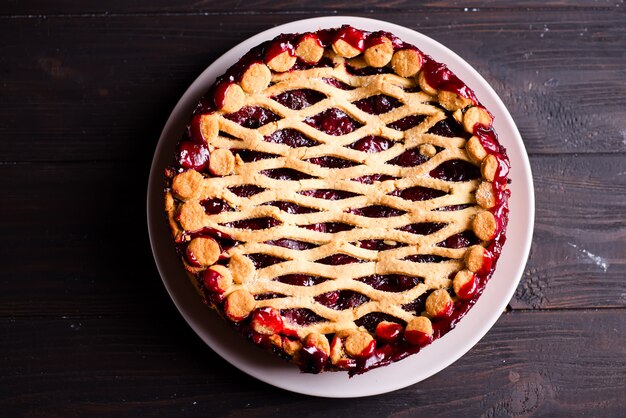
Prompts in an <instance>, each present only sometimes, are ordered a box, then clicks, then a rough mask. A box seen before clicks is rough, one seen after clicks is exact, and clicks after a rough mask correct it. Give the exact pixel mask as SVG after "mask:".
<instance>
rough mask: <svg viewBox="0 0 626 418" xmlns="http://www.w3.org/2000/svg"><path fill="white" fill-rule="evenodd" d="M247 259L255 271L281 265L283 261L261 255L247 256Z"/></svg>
mask: <svg viewBox="0 0 626 418" xmlns="http://www.w3.org/2000/svg"><path fill="white" fill-rule="evenodd" d="M248 258H249V259H250V260H251V261H252V264H254V268H256V269H262V268H265V267H269V266H273V265H274V264H278V263H282V262H283V261H285V260H284V259H282V258H279V257H274V256H273V255H269V254H263V253H254V254H248Z"/></svg>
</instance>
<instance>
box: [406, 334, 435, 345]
mask: <svg viewBox="0 0 626 418" xmlns="http://www.w3.org/2000/svg"><path fill="white" fill-rule="evenodd" d="M404 339H405V340H407V342H408V343H409V344H413V345H418V346H425V345H426V344H430V343H431V342H432V340H433V337H432V336H431V335H428V334H426V333H425V332H421V331H405V332H404Z"/></svg>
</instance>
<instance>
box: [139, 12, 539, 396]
mask: <svg viewBox="0 0 626 418" xmlns="http://www.w3.org/2000/svg"><path fill="white" fill-rule="evenodd" d="M343 24H349V25H352V26H355V27H358V28H361V29H365V30H386V31H389V32H392V33H394V34H395V35H396V36H398V37H400V38H401V39H403V40H405V41H407V42H410V43H413V44H416V45H417V46H418V47H419V48H420V49H422V50H424V52H426V53H428V54H429V55H432V56H433V57H434V58H435V59H436V60H437V61H442V62H445V63H446V65H448V66H449V67H450V68H451V69H452V70H453V72H454V73H455V74H457V75H458V74H459V72H464V73H465V72H467V73H469V75H470V76H471V77H470V78H473V79H475V80H473V82H472V83H469V82H468V85H471V87H472V89H473V90H474V91H475V92H476V93H477V95H478V96H479V98H480V101H481V103H483V104H485V103H489V104H485V107H486V108H488V109H489V110H490V111H491V112H492V113H494V114H496V115H497V118H496V120H495V122H494V125H495V127H496V131H497V132H499V138H500V140H501V142H502V138H501V136H500V132H501V131H503V129H502V126H504V127H506V129H505V130H509V131H510V134H511V136H512V138H511V139H510V141H511V144H507V145H506V148H507V151H508V152H509V156H510V157H513V156H515V157H516V159H517V157H519V161H518V162H521V165H515V166H513V167H512V170H511V174H513V173H514V172H515V173H516V175H517V176H519V177H513V176H511V178H513V179H514V182H513V185H512V187H514V186H516V183H517V182H521V183H525V184H526V187H525V188H523V189H522V190H523V191H524V192H525V193H524V195H523V196H521V195H520V196H515V194H514V195H513V196H512V199H513V198H515V200H516V201H518V200H520V198H522V197H523V198H525V199H524V202H523V203H525V206H524V207H521V206H520V208H519V210H520V212H522V213H524V214H525V215H526V219H527V221H528V222H527V224H526V230H525V231H522V232H523V233H524V235H523V237H521V238H522V241H521V242H519V245H518V247H519V246H520V245H521V247H520V248H519V250H520V251H518V254H519V256H518V257H517V258H518V262H517V265H516V266H515V267H516V268H515V270H514V272H513V274H511V272H509V274H508V275H509V276H510V277H512V279H509V281H508V286H506V289H505V293H504V294H502V295H499V296H498V298H497V299H496V300H497V301H498V303H497V305H496V306H491V309H490V310H489V312H487V313H488V315H487V318H486V319H484V320H483V321H482V322H480V323H479V325H480V326H479V327H478V329H474V332H472V333H470V335H469V339H468V340H465V341H464V342H463V343H461V344H460V345H458V346H456V347H452V348H451V347H447V346H450V345H451V344H453V339H454V340H458V339H459V338H448V339H447V340H446V338H447V337H453V336H454V335H455V334H456V335H459V336H460V334H461V331H460V330H466V328H468V327H469V326H470V322H471V321H469V320H470V319H471V318H473V317H475V316H477V314H474V315H473V313H474V312H478V311H477V309H478V308H479V306H484V305H485V303H486V299H485V296H486V295H487V294H488V293H493V292H489V289H493V288H495V285H491V286H489V285H488V286H487V287H486V288H485V291H484V293H483V295H481V297H480V298H479V299H478V301H477V302H476V304H475V306H474V307H473V308H472V309H471V310H470V311H469V312H468V314H467V315H466V316H465V318H464V319H463V321H460V322H459V324H458V325H457V326H456V328H455V329H454V330H453V331H451V332H450V333H449V334H447V335H446V336H444V337H442V338H441V339H439V340H436V341H435V342H434V343H433V344H431V345H430V346H428V347H426V348H425V349H424V350H423V351H422V352H420V354H419V355H417V356H409V357H407V358H406V359H404V360H401V361H399V362H396V363H393V364H391V365H389V366H385V367H382V368H379V369H374V370H371V371H369V372H367V373H365V374H363V375H359V376H355V377H353V378H351V379H348V378H347V373H345V372H328V373H322V374H319V375H307V374H300V373H299V371H298V370H297V367H295V366H294V365H292V364H288V363H285V362H283V361H281V360H278V359H274V358H271V359H270V358H269V355H268V353H264V352H262V350H259V349H258V348H257V347H254V346H253V345H252V344H246V345H247V346H250V347H245V345H243V344H242V347H237V345H236V344H235V345H233V341H230V339H231V338H235V340H234V341H235V342H239V341H240V340H241V336H240V335H237V334H235V333H234V332H232V330H230V329H226V330H225V328H227V326H226V324H224V323H223V321H221V319H220V318H217V317H218V315H207V312H208V310H207V307H206V306H204V305H202V304H201V302H200V298H198V297H197V294H196V293H195V290H194V289H193V288H192V285H191V284H190V283H189V281H188V280H187V279H186V278H185V284H184V285H181V286H178V283H177V282H176V280H179V279H174V280H175V281H172V276H173V274H176V273H174V272H173V266H172V265H168V264H167V263H168V262H166V261H165V259H166V258H168V256H169V260H170V261H171V254H166V253H167V249H164V248H163V245H164V244H163V242H162V239H163V238H164V237H163V236H161V235H159V234H157V233H156V232H155V229H162V228H161V227H160V226H159V223H161V224H165V223H166V220H165V215H164V212H163V200H162V192H163V189H164V179H163V177H164V176H163V172H162V171H161V170H160V168H162V165H163V164H162V160H163V159H164V152H165V151H166V148H167V145H172V144H169V143H168V141H169V142H172V140H171V139H170V138H169V135H170V134H171V132H172V131H175V130H176V129H182V127H180V126H178V127H176V125H180V118H181V117H182V116H181V114H183V112H185V110H186V109H187V108H189V107H190V105H193V106H195V103H197V100H198V99H199V97H198V96H199V91H206V88H208V86H210V85H211V84H212V82H213V80H214V79H215V77H216V76H219V75H221V74H222V73H223V72H224V71H225V70H226V69H227V68H228V67H229V66H230V65H232V64H234V63H235V62H236V61H237V60H238V57H239V56H241V55H243V54H244V53H246V52H247V51H248V50H249V49H251V48H252V47H254V46H256V45H258V44H259V43H261V42H262V41H264V40H267V39H272V38H274V37H275V36H276V35H278V34H280V33H290V32H305V31H311V30H315V29H316V28H332V27H337V26H341V25H343ZM371 28H377V29H371ZM407 37H408V38H410V39H407ZM434 51H436V52H434ZM442 55H443V56H445V59H441V58H439V57H440V56H442ZM231 57H234V61H232V60H231ZM459 68H460V69H461V71H459ZM211 74H215V75H213V76H211ZM211 78H212V79H211ZM459 78H461V79H462V80H464V81H467V78H468V76H467V75H465V76H464V77H459ZM474 82H475V83H476V84H475V83H474ZM206 83H208V84H206ZM477 90H479V91H481V93H482V94H480V95H479V94H478V91H477ZM189 110H190V109H189ZM496 110H497V112H496ZM184 114H185V119H187V118H188V115H189V112H186V113H184ZM177 118H178V119H179V120H178V121H177V120H176V119H177ZM498 125H502V126H501V127H498ZM179 132H180V131H179ZM511 145H515V146H513V147H512V146H511ZM511 149H515V151H516V153H515V154H513V153H511ZM169 152H170V154H171V149H170V150H169ZM157 192H158V193H157ZM517 193H519V191H517V192H516V194H517ZM534 199H535V196H534V186H533V179H532V172H531V167H530V161H529V159H528V154H527V152H526V149H525V146H524V143H523V140H522V138H521V135H520V133H519V130H518V129H517V126H516V125H515V122H514V121H513V118H512V116H511V115H510V113H509V111H508V109H507V108H506V106H505V105H504V103H503V102H502V100H501V99H500V97H499V96H498V94H497V93H496V92H495V90H493V88H492V87H491V85H490V84H489V83H488V82H487V81H486V80H485V79H484V78H483V77H482V76H481V75H480V73H478V71H476V70H475V69H474V68H473V67H472V66H471V65H470V64H469V63H467V62H466V61H465V60H463V59H462V58H461V57H460V56H459V55H457V54H456V53H455V52H453V51H452V50H450V49H449V48H448V47H446V46H445V45H443V44H441V43H439V42H438V41H436V40H434V39H432V38H430V37H428V36H427V35H424V34H422V33H420V32H417V31H415V30H413V29H410V28H407V27H405V26H401V25H398V24H395V23H391V22H387V21H384V20H379V19H371V18H363V17H356V16H321V17H314V18H309V19H301V20H296V21H291V22H288V23H285V24H282V25H278V26H275V27H272V28H270V29H267V30H265V31H262V32H259V33H258V34H256V35H253V36H251V37H249V38H247V39H245V40H243V41H242V42H240V43H239V44H237V45H235V46H234V47H232V48H231V49H229V50H228V51H226V52H225V53H224V54H222V55H221V56H220V57H219V58H218V59H216V60H215V61H213V63H211V64H210V65H209V66H208V67H207V68H205V69H204V70H203V71H202V72H201V73H200V75H199V76H198V77H197V78H196V79H195V80H194V81H193V82H192V83H191V85H189V87H188V88H187V89H186V91H185V92H184V94H183V95H182V96H181V98H180V99H179V101H178V102H177V104H176V105H175V107H174V109H173V110H172V112H171V114H170V116H169V117H168V119H167V122H166V123H165V126H164V128H163V130H162V132H161V135H160V137H159V141H158V143H157V145H156V148H155V152H154V155H153V159H152V163H151V167H150V175H149V179H148V190H147V223H148V235H149V240H150V246H151V250H152V254H153V258H154V261H155V264H156V267H157V270H158V271H159V275H160V276H161V280H162V282H163V284H164V286H165V288H166V290H167V292H168V294H169V296H170V298H171V299H172V301H173V302H174V304H175V306H176V308H177V309H178V311H179V313H180V314H181V316H183V318H184V319H185V321H186V322H187V324H188V325H189V326H190V327H191V328H192V329H193V330H194V332H195V333H196V334H197V335H198V336H199V337H200V338H201V339H202V340H203V342H204V343H205V344H206V345H208V346H209V347H210V348H211V349H212V350H213V351H214V352H216V353H217V354H218V355H219V356H220V357H222V358H223V359H224V360H226V361H227V362H228V363H230V364H231V365H233V366H234V367H236V368H238V369H239V370H241V371H243V372H244V373H246V374H248V375H250V376H252V377H255V378H256V379H258V380H261V381H263V382H265V383H267V384H270V385H273V386H276V387H279V388H281V389H285V390H288V391H292V392H296V393H301V394H305V395H311V396H319V397H328V398H356V397H363V396H372V395H378V394H383V393H387V392H391V391H394V390H398V389H402V388H405V387H407V386H410V385H413V384H415V383H418V382H420V381H422V380H424V379H427V378H429V377H431V376H432V375H434V374H436V373H438V372H440V371H442V370H444V369H445V368H447V367H448V366H450V365H451V364H452V363H454V362H455V361H457V360H458V359H459V358H461V357H462V356H463V355H465V354H466V353H467V352H468V351H469V350H470V349H471V348H472V347H474V346H475V345H476V344H477V343H478V342H479V341H480V340H481V339H482V338H483V337H484V336H485V335H486V334H487V332H488V331H489V330H490V329H491V328H492V327H493V325H494V324H495V322H496V321H497V320H498V319H499V318H500V316H501V314H502V312H503V310H504V308H505V307H506V305H507V304H508V303H509V301H510V300H511V298H512V296H513V294H514V292H515V290H516V288H517V286H518V285H519V281H520V280H521V277H522V274H523V271H524V268H525V266H526V263H527V260H528V256H529V253H530V247H531V243H532V236H533V232H534V218H535V201H534ZM157 203H160V204H157ZM519 204H520V205H521V204H522V203H519ZM157 208H158V209H157ZM513 209H514V208H513V206H512V205H511V212H513ZM522 209H523V210H522ZM516 210H518V209H517V207H516ZM509 219H511V218H509ZM511 224H512V223H511V222H509V227H508V230H507V236H508V237H509V238H510V235H509V232H510V229H511ZM168 232H169V231H168ZM167 238H168V239H169V240H170V244H169V246H170V247H173V246H172V245H171V235H169V236H168V237H167ZM159 239H161V241H159ZM507 247H508V248H507ZM511 247H512V245H511V244H510V243H509V244H508V245H505V246H504V249H503V254H502V256H501V258H500V260H499V261H501V260H502V257H503V256H504V254H505V252H507V253H508V252H509V251H507V249H509V248H511ZM170 251H173V250H171V249H170ZM498 267H499V269H496V272H495V273H494V276H493V277H492V279H491V280H490V282H489V283H490V284H491V283H492V282H493V280H494V279H495V278H496V277H497V276H502V275H503V274H502V270H503V266H502V263H501V262H500V263H499V266H498ZM176 268H177V269H179V270H180V272H181V273H184V271H183V269H182V267H181V266H180V262H179V261H178V265H177V266H176ZM498 271H500V272H501V274H498ZM177 276H180V274H177ZM501 281H502V279H501ZM182 286H186V290H185V289H183V287H182ZM498 287H500V286H498ZM189 291H192V292H194V293H193V295H194V297H195V298H196V299H197V302H198V303H194V302H189V293H188V292H189ZM481 300H482V301H483V303H482V304H481ZM198 305H199V306H200V309H199V306H198ZM484 309H485V308H484V307H483V310H484ZM211 317H215V318H211ZM216 318H217V320H218V321H219V322H216V321H215V319H216ZM473 322H476V321H473ZM209 323H210V324H209ZM465 324H467V325H465ZM211 327H215V328H211ZM209 328H211V329H210V330H209ZM466 331H467V330H466ZM213 333H215V334H216V333H220V334H221V335H220V337H223V340H218V341H215V340H214V339H212V338H211V335H210V334H213ZM466 333H467V332H465V334H466ZM230 334H232V335H230ZM457 343H458V341H457ZM444 346H446V349H447V351H452V353H449V355H447V356H445V357H443V358H439V359H438V360H439V361H438V363H437V362H436V364H426V365H422V366H425V369H421V370H418V372H417V373H416V374H414V375H410V376H403V378H397V377H396V376H394V375H395V374H398V373H400V374H402V372H403V370H401V369H400V367H401V365H403V366H404V368H405V369H406V367H407V366H409V365H413V366H415V367H417V366H419V365H420V364H419V363H420V359H422V358H423V359H424V361H422V362H421V363H424V362H425V360H426V356H425V354H426V353H427V352H428V353H430V355H429V357H433V354H434V350H435V349H439V350H443V349H444ZM250 348H252V349H254V351H253V350H250ZM233 350H235V351H233ZM444 351H445V350H444ZM276 360H278V361H279V362H280V363H276ZM284 365H288V367H289V369H287V368H286V367H284ZM292 372H293V373H292ZM388 375H392V378H391V379H387V380H385V381H384V382H383V381H382V380H384V379H385V378H387V377H389V376H388ZM285 377H288V378H287V379H286V378H285ZM289 377H290V378H289ZM312 377H313V378H312ZM294 382H295V383H294ZM313 382H316V383H318V384H317V386H313V385H312V383H313ZM320 382H322V384H320ZM371 383H376V385H374V386H373V387H372V385H371ZM381 384H382V386H381ZM337 385H338V386H339V387H338V388H337V387H336V386H337Z"/></svg>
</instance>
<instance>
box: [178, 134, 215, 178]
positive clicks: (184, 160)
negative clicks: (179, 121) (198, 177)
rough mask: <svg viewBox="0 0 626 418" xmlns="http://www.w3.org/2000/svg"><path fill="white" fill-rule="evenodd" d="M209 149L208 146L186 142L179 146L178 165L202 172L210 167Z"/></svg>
mask: <svg viewBox="0 0 626 418" xmlns="http://www.w3.org/2000/svg"><path fill="white" fill-rule="evenodd" d="M209 155H210V152H209V148H207V146H206V144H200V143H197V142H191V141H185V142H181V143H180V144H179V145H178V164H179V165H180V166H181V167H183V168H185V169H189V168H192V169H194V170H196V171H202V170H204V169H206V168H207V167H208V165H209Z"/></svg>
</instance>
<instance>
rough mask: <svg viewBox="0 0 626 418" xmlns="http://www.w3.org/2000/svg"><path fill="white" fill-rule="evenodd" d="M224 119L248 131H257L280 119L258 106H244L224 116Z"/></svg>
mask: <svg viewBox="0 0 626 418" xmlns="http://www.w3.org/2000/svg"><path fill="white" fill-rule="evenodd" d="M224 117H225V118H226V119H229V120H232V121H233V122H235V123H237V124H239V125H241V126H243V127H244V128H250V129H257V128H260V127H261V126H263V125H266V124H268V123H270V122H276V121H277V120H279V119H280V116H278V115H277V114H276V113H274V112H272V111H271V110H269V109H266V108H264V107H260V106H244V107H242V108H241V109H239V110H238V111H237V112H235V113H230V114H228V115H224Z"/></svg>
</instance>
